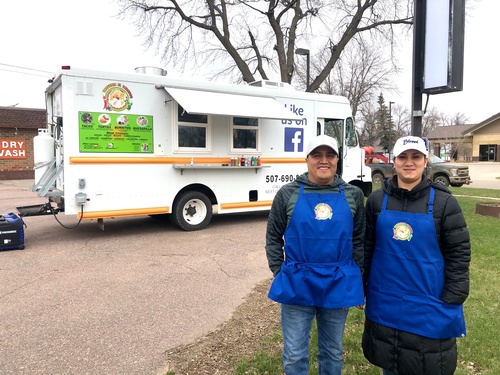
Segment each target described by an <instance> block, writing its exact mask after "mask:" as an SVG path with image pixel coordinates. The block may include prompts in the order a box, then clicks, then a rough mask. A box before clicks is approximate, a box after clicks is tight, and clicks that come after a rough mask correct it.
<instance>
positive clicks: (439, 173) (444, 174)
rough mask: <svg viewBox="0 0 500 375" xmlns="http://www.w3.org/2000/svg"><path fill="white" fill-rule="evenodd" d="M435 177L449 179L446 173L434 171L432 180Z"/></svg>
mask: <svg viewBox="0 0 500 375" xmlns="http://www.w3.org/2000/svg"><path fill="white" fill-rule="evenodd" d="M436 177H446V178H447V179H448V180H449V179H450V177H449V176H448V175H447V174H446V173H443V172H436V173H434V174H433V175H432V181H434V180H435V179H436Z"/></svg>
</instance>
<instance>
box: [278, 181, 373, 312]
mask: <svg viewBox="0 0 500 375" xmlns="http://www.w3.org/2000/svg"><path fill="white" fill-rule="evenodd" d="M339 188H340V193H325V194H320V193H304V185H303V184H301V186H300V190H299V196H298V199H297V202H296V204H295V208H294V210H293V213H292V217H291V218H290V223H289V225H288V227H287V229H286V230H285V235H284V240H285V249H284V251H285V261H284V262H283V264H282V265H281V270H280V272H279V273H278V274H277V275H276V277H275V279H274V280H273V283H272V285H271V289H270V291H269V298H270V299H272V300H273V301H276V302H279V303H284V304H288V305H301V306H317V307H323V308H342V307H351V306H356V305H361V304H363V303H364V296H363V283H362V280H361V270H360V268H359V267H358V265H357V264H356V263H355V262H354V260H353V258H352V251H353V247H352V232H353V220H352V217H353V216H352V212H351V209H350V207H349V204H348V203H347V199H346V197H345V193H344V187H343V186H342V185H340V186H339Z"/></svg>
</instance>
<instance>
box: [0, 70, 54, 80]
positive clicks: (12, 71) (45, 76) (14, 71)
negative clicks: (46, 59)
mask: <svg viewBox="0 0 500 375" xmlns="http://www.w3.org/2000/svg"><path fill="white" fill-rule="evenodd" d="M0 70H3V71H4V72H11V73H17V74H27V75H30V76H36V77H43V78H47V75H46V74H45V75H42V74H35V73H28V72H19V71H17V70H10V69H2V68H0Z"/></svg>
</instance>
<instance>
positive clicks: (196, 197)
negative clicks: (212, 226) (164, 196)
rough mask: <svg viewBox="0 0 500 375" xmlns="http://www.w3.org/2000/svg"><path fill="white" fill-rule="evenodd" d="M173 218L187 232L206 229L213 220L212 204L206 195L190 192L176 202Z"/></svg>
mask: <svg viewBox="0 0 500 375" xmlns="http://www.w3.org/2000/svg"><path fill="white" fill-rule="evenodd" d="M171 218H172V221H173V222H174V224H175V225H177V226H178V227H179V228H181V229H183V230H185V231H194V230H200V229H204V228H206V227H207V225H208V223H210V220H211V219H212V203H211V202H210V199H208V197H207V196H206V195H205V194H203V193H199V192H197V191H188V192H186V193H184V194H182V195H181V196H179V197H178V198H177V199H176V200H175V202H174V206H173V210H172V216H171Z"/></svg>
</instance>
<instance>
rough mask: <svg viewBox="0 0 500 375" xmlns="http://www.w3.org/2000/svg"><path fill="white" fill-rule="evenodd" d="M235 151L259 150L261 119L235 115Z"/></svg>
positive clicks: (233, 124)
mask: <svg viewBox="0 0 500 375" xmlns="http://www.w3.org/2000/svg"><path fill="white" fill-rule="evenodd" d="M232 133H233V151H239V150H242V149H244V150H247V151H248V150H254V151H258V139H259V136H258V135H259V119H256V118H251V117H233V122H232Z"/></svg>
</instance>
